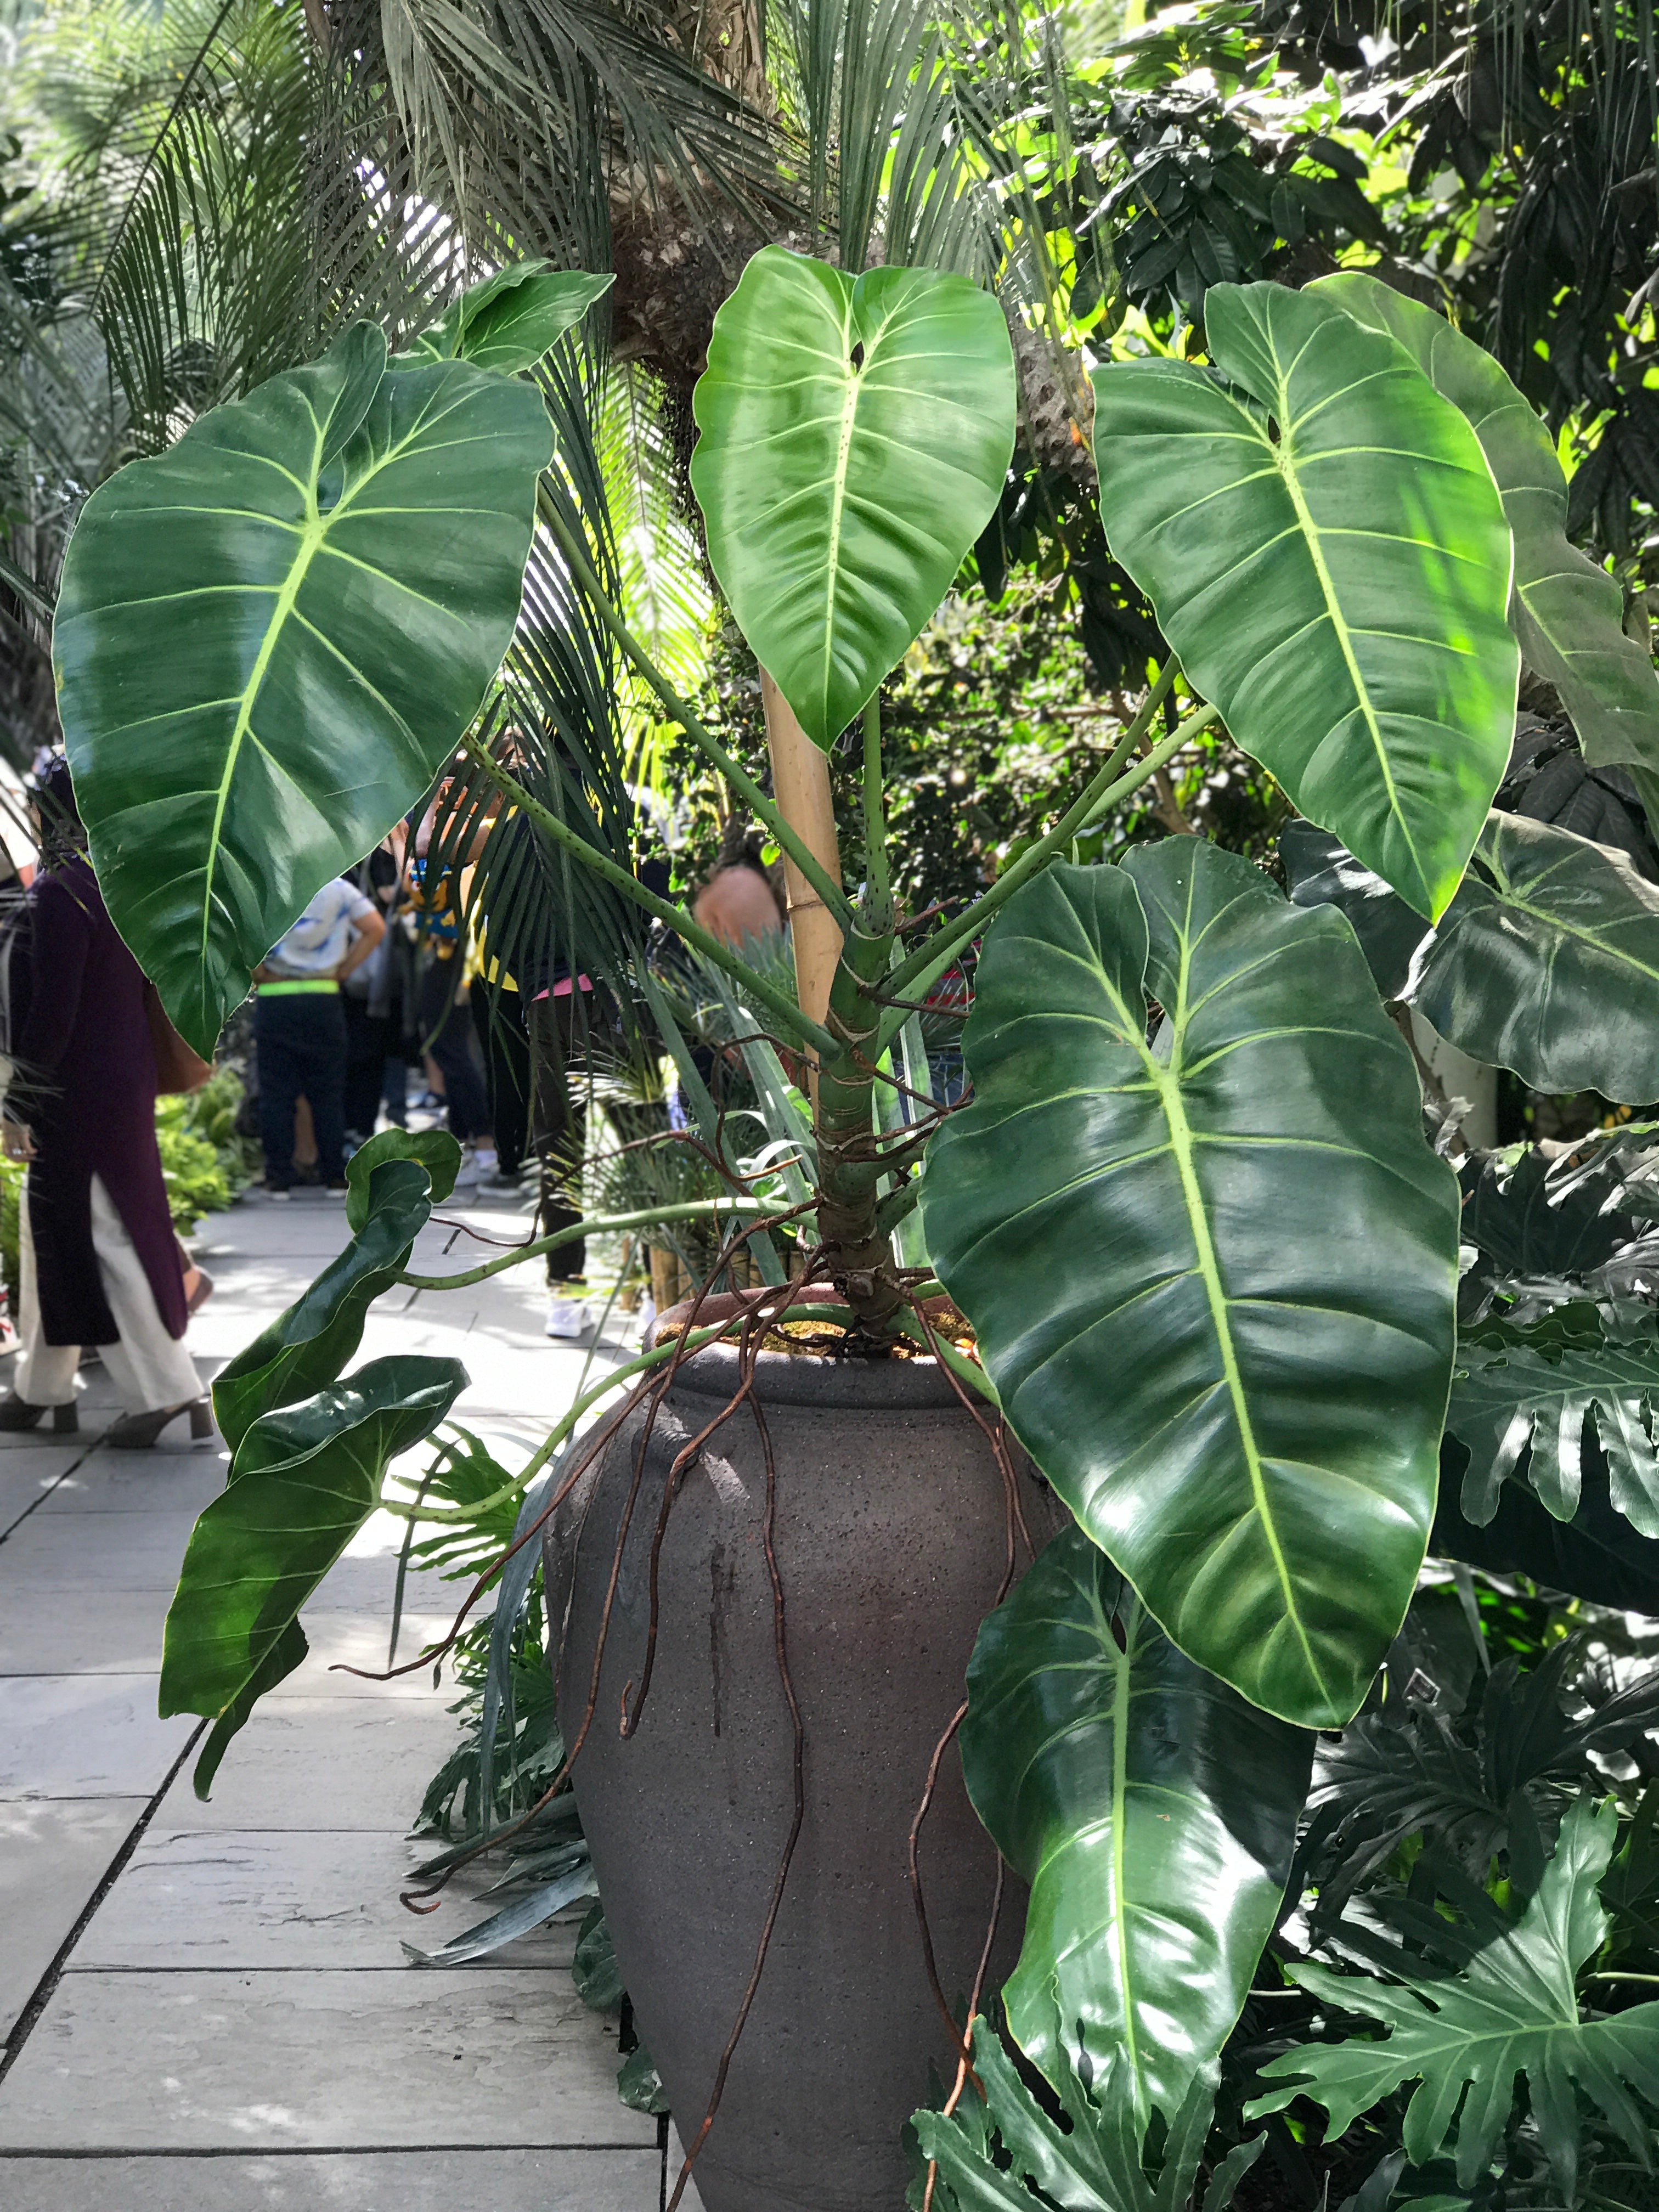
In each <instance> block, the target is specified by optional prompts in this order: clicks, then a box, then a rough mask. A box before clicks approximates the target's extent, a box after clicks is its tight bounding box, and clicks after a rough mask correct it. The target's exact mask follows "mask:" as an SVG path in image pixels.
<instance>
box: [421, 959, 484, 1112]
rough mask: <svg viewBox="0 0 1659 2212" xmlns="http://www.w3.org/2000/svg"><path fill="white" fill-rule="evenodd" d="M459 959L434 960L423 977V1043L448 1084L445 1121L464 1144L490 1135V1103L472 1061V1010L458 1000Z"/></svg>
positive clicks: (474, 1063) (464, 1001) (465, 1003)
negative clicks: (455, 992) (456, 992)
mask: <svg viewBox="0 0 1659 2212" xmlns="http://www.w3.org/2000/svg"><path fill="white" fill-rule="evenodd" d="M460 972H461V963H460V961H459V958H453V959H449V960H432V961H429V962H428V963H427V966H426V969H425V970H424V972H423V973H422V976H421V997H420V1009H421V1018H420V1030H421V1042H422V1045H423V1046H424V1047H425V1048H426V1049H427V1051H428V1052H429V1053H430V1054H431V1055H432V1057H433V1059H434V1060H435V1062H436V1063H437V1066H438V1071H439V1073H441V1075H442V1077H443V1079H444V1103H445V1108H446V1111H445V1115H444V1119H445V1121H446V1123H447V1126H448V1129H449V1133H450V1135H451V1136H452V1137H459V1139H460V1140H461V1142H462V1143H463V1144H467V1143H469V1142H470V1141H471V1139H473V1138H475V1137H486V1136H488V1135H489V1094H488V1093H487V1092H486V1091H485V1090H484V1081H483V1076H482V1075H480V1074H479V1073H478V1068H477V1062H476V1061H475V1060H474V1059H473V1057H472V1009H471V1006H470V1005H469V1004H468V1002H467V1000H465V999H458V998H456V997H455V995H454V991H455V986H456V984H457V983H458V981H459V978H460Z"/></svg>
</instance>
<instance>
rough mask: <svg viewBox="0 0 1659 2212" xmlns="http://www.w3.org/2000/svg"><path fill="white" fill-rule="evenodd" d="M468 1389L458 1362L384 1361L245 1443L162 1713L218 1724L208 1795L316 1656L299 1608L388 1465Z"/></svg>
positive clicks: (165, 1664) (371, 1502)
mask: <svg viewBox="0 0 1659 2212" xmlns="http://www.w3.org/2000/svg"><path fill="white" fill-rule="evenodd" d="M466 1379H467V1378H466V1370H465V1368H464V1367H463V1366H462V1365H461V1364H460V1363H459V1360H454V1359H426V1358H413V1357H409V1358H392V1359H374V1360H371V1361H370V1362H369V1364H368V1366H366V1367H362V1368H360V1369H359V1370H357V1372H356V1374H355V1375H354V1376H351V1377H350V1379H349V1381H348V1382H345V1383H337V1384H336V1385H335V1386H334V1387H333V1388H332V1389H327V1390H323V1391H320V1392H319V1394H318V1395H316V1396H315V1397H314V1398H307V1399H306V1400H305V1401H303V1402H302V1403H301V1404H300V1405H297V1406H287V1407H283V1409H282V1411H280V1412H278V1413H266V1414H264V1416H263V1417H262V1418H261V1419H259V1420H258V1421H256V1422H255V1423H254V1425H253V1426H252V1428H251V1429H250V1430H249V1431H247V1433H246V1436H245V1437H243V1438H242V1441H241V1443H240V1446H239V1447H238V1449H237V1453H236V1458H235V1462H234V1465H233V1467H232V1469H231V1476H230V1480H229V1482H228V1484H227V1485H226V1486H225V1488H224V1489H223V1490H222V1492H220V1494H219V1496H218V1497H217V1498H215V1499H214V1501H213V1503H212V1504H210V1506H208V1508H207V1509H206V1510H205V1511H204V1513H203V1514H202V1515H201V1516H200V1517H199V1518H198V1520H197V1523H196V1526H195V1528H193V1529H192V1530H191V1538H190V1542H189V1544H188V1545H187V1546H186V1547H185V1563H184V1566H183V1568H182V1570H181V1571H180V1573H179V1587H178V1589H177V1590H176V1591H175V1592H174V1594H173V1603H172V1606H171V1607H170V1608H169V1610H168V1613H167V1636H166V1641H165V1644H164V1648H163V1652H162V1659H161V1704H160V1710H161V1712H162V1713H163V1714H164V1715H166V1714H168V1713H204V1714H206V1715H207V1716H208V1717H210V1719H212V1720H214V1721H215V1722H216V1723H217V1724H216V1727H215V1728H214V1729H213V1730H212V1732H211V1733H210V1735H209V1738H208V1741H207V1745H206V1747H205V1748H204V1751H203V1753H202V1755H201V1758H200V1759H199V1761H198V1762H197V1769H196V1790H197V1796H206V1795H207V1790H208V1785H209V1784H210V1782H211V1780H212V1778H213V1775H214V1771H215V1770H216V1768H217V1766H218V1764H219V1761H220V1760H221V1759H222V1758H223V1756H224V1753H225V1747H226V1746H227V1744H228V1742H229V1740H230V1738H231V1736H232V1735H234V1733H235V1731H236V1730H237V1729H240V1727H241V1726H242V1724H243V1723H245V1722H246V1719H247V1717H248V1714H249V1712H250V1711H251V1710H252V1705H253V1701H254V1698H255V1697H256V1696H257V1695H260V1694H263V1693H264V1692H265V1691H267V1690H269V1689H270V1688H271V1687H272V1686H274V1684H276V1682H278V1681H281V1680H283V1677H284V1676H285V1675H288V1674H291V1673H292V1672H293V1671H294V1669H295V1668H296V1667H297V1666H298V1665H299V1664H300V1662H301V1660H302V1659H303V1658H304V1657H305V1656H306V1650H307V1645H306V1639H305V1632H304V1631H303V1630H302V1629H301V1627H300V1626H299V1621H298V1618H297V1616H298V1614H299V1612H300V1608H301V1606H303V1605H304V1604H305V1603H306V1602H307V1600H308V1599H309V1598H310V1597H311V1595H312V1594H313V1591H314V1590H315V1589H316V1588H317V1586H318V1584H319V1583H320V1582H321V1581H322V1579H323V1577H324V1576H325V1575H326V1574H327V1572H328V1571H329V1569H330V1568H331V1566H332V1565H334V1562H335V1561H336V1560H337V1559H338V1558H339V1556H340V1554H341V1553H342V1552H343V1551H344V1549H345V1547H346V1546H347V1545H348V1544H349V1542H350V1541H351V1539H352V1538H353V1536H355V1535H356V1533H357V1531H358V1529H359V1528H362V1525H363V1523H364V1522H365V1521H367V1520H368V1516H369V1515H370V1514H371V1513H373V1512H374V1510H375V1508H376V1506H377V1505H378V1504H380V1484H381V1480H382V1478H383V1477H384V1475H385V1474H386V1467H387V1464H388V1462H390V1461H392V1459H395V1458H396V1457H397V1455H398V1453H399V1452H404V1451H407V1450H408V1449H410V1446H411V1445H412V1444H417V1443H419V1442H420V1441H421V1439H422V1437H425V1436H429V1435H430V1434H431V1432H432V1431H433V1430H434V1429H435V1427H436V1426H437V1425H438V1423H439V1422H440V1421H441V1420H442V1419H443V1417H444V1415H445V1414H446V1413H447V1412H448V1411H449V1409H450V1407H452V1406H453V1404H454V1402H455V1401H456V1399H457V1398H458V1397H459V1395H460V1394H461V1392H462V1391H463V1390H464V1389H465V1388H466Z"/></svg>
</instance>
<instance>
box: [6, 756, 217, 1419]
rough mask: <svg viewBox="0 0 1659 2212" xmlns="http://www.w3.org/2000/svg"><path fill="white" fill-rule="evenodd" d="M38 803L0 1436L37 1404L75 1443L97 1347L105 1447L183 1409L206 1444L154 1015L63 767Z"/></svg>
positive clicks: (20, 989) (20, 971)
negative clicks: (11, 1362) (23, 1166)
mask: <svg viewBox="0 0 1659 2212" xmlns="http://www.w3.org/2000/svg"><path fill="white" fill-rule="evenodd" d="M40 815H41V860H42V869H41V872H40V874H39V875H37V877H36V879H35V882H34V884H33V886H32V888H31V890H30V894H29V902H28V915H27V925H28V926H27V956H26V957H25V954H24V950H23V946H22V944H21V939H20V940H19V941H18V943H17V944H16V945H15V947H14V954H13V958H12V961H11V963H10V965H11V970H12V972H11V975H10V976H9V984H10V987H11V988H10V997H9V1005H8V1008H7V1012H8V1017H9V1036H8V1043H9V1048H10V1050H9V1063H10V1064H9V1069H8V1083H7V1090H6V1097H5V1111H4V1119H3V1122H0V1140H3V1144H4V1148H5V1151H6V1153H7V1155H8V1157H9V1158H12V1159H17V1160H26V1161H27V1163H28V1172H27V1176H26V1177H25V1180H24V1186H23V1197H22V1203H21V1206H20V1208H19V1244H20V1258H21V1285H20V1294H19V1298H18V1316H17V1320H18V1334H19V1335H20V1336H21V1340H22V1348H21V1352H20V1354H19V1357H18V1362H17V1372H16V1380H15V1387H14V1388H13V1389H11V1390H10V1391H9V1393H8V1394H7V1395H6V1396H5V1397H4V1398H3V1399H0V1429H32V1428H33V1427H35V1426H36V1425H37V1424H38V1423H39V1422H40V1420H41V1419H42V1418H43V1417H44V1415H45V1414H46V1411H47V1409H48V1408H50V1409H51V1411H52V1428H53V1430H54V1431H56V1432H57V1433H58V1434H59V1435H64V1434H68V1433H71V1432H73V1431H75V1430H76V1427H77V1425H78V1415H77V1413H76V1403H75V1396H76V1370H77V1368H78V1367H79V1365H80V1363H81V1354H82V1347H83V1346H94V1345H95V1346H98V1347H99V1349H100V1352H101V1353H102V1357H103V1364H104V1367H105V1370H106V1372H107V1374H108V1376H109V1377H110V1380H111V1381H112V1383H113V1384H114V1386H115V1389H116V1393H117V1395H118V1397H119V1399H120V1401H121V1403H122V1405H123V1407H125V1413H124V1415H123V1417H122V1419H119V1420H118V1421H117V1422H116V1423H115V1425H114V1426H113V1427H112V1428H111V1429H110V1430H109V1431H107V1432H106V1435H105V1437H104V1442H105V1443H109V1444H114V1445H117V1446H124V1447H127V1448H137V1447H140V1446H143V1445H149V1444H153V1443H155V1440H156V1438H157V1437H158V1436H159V1435H160V1434H161V1431H162V1430H163V1429H164V1428H166V1427H167V1424H168V1423H169V1422H170V1421H173V1420H175V1419H177V1418H178V1417H179V1415H180V1414H181V1413H188V1415H189V1416H190V1432H191V1436H192V1437H209V1436H211V1435H212V1433H213V1419H212V1414H211V1413H210V1409H209V1406H208V1401H207V1399H206V1398H205V1396H204V1395H203V1391H202V1385H201V1382H200V1379H199V1378H198V1376H197V1372H196V1368H195V1364H194V1362H193V1361H192V1360H191V1356H190V1354H189V1352H187V1351H186V1350H185V1344H184V1335H185V1328H186V1327H187V1325H188V1322H189V1316H190V1301H189V1300H188V1299H187V1297H186V1292H185V1270H184V1267H183V1265H182V1264H181V1254H180V1249H179V1243H178V1239H177V1238H176V1237H175V1236H174V1234H173V1220H172V1215H171V1212H170V1210H169V1207H168V1205H167V1186H166V1184H165V1182H163V1180H162V1176H161V1155H160V1152H158V1151H157V1148H156V1142H155V1091H156V1044H155V1038H156V1033H157V1032H156V1029H155V1028H153V1027H152V1023H153V1022H154V1023H155V1024H157V1025H158V1026H159V1025H160V1024H165V1021H166V1017H165V1015H164V1014H162V1013H161V1009H160V1006H159V1002H155V1001H154V994H153V993H152V992H151V991H150V987H149V985H148V984H147V983H146V982H145V981H144V978H143V975H142V973H141V972H140V970H139V968H138V963H137V961H136V960H134V958H133V957H132V955H131V952H130V951H128V950H127V948H126V946H125V945H124V944H123V943H122V941H121V939H120V938H119V937H118V934H117V933H116V930H115V926H114V924H113V923H112V921H110V918H109V915H108V913H107V911H106V908H105V905H104V901H103V896H102V894H101V892H100V890H99V888H98V879H97V878H96V877H95V876H94V873H93V872H92V868H91V866H90V864H89V863H88V860H87V858H86V855H85V850H84V847H85V837H84V834H83V832H82V828H81V821H80V816H79V813H78V811H76V804H75V794H74V790H73V787H72V786H71V784H70V776H69V769H68V766H67V764H66V763H64V761H63V760H62V759H61V758H59V759H55V760H53V761H52V763H51V764H50V765H49V766H48V768H47V769H46V774H45V775H44V776H43V778H42V781H41V790H40ZM161 1034H162V1035H163V1036H166V1034H167V1032H166V1030H164V1029H163V1030H161ZM200 1280H201V1281H204V1280H205V1278H202V1279H200Z"/></svg>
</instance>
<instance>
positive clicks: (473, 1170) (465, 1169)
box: [452, 1152, 478, 1190]
mask: <svg viewBox="0 0 1659 2212" xmlns="http://www.w3.org/2000/svg"><path fill="white" fill-rule="evenodd" d="M452 1188H454V1189H456V1190H477V1188H478V1170H477V1164H476V1163H475V1162H474V1160H473V1158H472V1155H471V1152H463V1153H462V1155H461V1164H460V1166H459V1168H458V1169H457V1170H455V1181H454V1183H453V1186H452Z"/></svg>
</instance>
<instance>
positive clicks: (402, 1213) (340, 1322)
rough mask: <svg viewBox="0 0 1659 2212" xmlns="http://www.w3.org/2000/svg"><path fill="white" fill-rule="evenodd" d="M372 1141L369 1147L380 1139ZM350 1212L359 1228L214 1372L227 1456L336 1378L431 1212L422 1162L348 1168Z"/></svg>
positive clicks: (393, 1159) (400, 1159)
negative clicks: (270, 1416)
mask: <svg viewBox="0 0 1659 2212" xmlns="http://www.w3.org/2000/svg"><path fill="white" fill-rule="evenodd" d="M388 1133H389V1132H388ZM434 1133H435V1134H443V1135H445V1136H446V1138H447V1142H448V1143H449V1144H450V1145H451V1146H453V1144H454V1141H455V1140H454V1139H453V1137H447V1132H434ZM398 1134H399V1135H401V1134H402V1132H401V1131H399V1132H398ZM372 1141H373V1142H374V1143H376V1144H378V1143H379V1142H380V1139H379V1138H378V1137H377V1138H375V1139H373V1140H372ZM364 1149H365V1151H366V1150H367V1149H368V1148H367V1147H365V1148H364ZM362 1157H363V1155H362V1152H360V1153H358V1154H357V1155H356V1158H354V1159H353V1161H352V1163H351V1166H352V1168H353V1169H354V1170H356V1169H357V1163H358V1161H359V1160H361V1159H362ZM354 1208H355V1209H356V1212H358V1213H359V1215H360V1217H361V1224H362V1225H361V1226H360V1227H357V1233H356V1236H355V1237H353V1238H352V1240H351V1242H350V1243H349V1244H348V1245H347V1246H346V1248H345V1249H344V1251H343V1252H342V1253H341V1254H340V1255H338V1257H337V1258H336V1259H333V1260H331V1261H329V1263H328V1265H327V1267H325V1268H324V1270H323V1272H322V1273H321V1274H320V1275H319V1276H318V1278H317V1279H316V1281H315V1282H314V1283H313V1284H312V1285H310V1287H309V1288H308V1289H307V1290H306V1291H302V1292H301V1295H300V1297H297V1298H296V1299H295V1302H294V1304H292V1305H291V1306H289V1308H288V1309H287V1310H286V1311H285V1312H283V1313H280V1314H278V1316H276V1320H275V1321H274V1322H271V1323H270V1326H269V1327H268V1328H263V1329H261V1330H260V1332H259V1334H258V1336H256V1337H255V1338H254V1340H253V1341H252V1344H250V1345H246V1346H244V1347H243V1349H242V1350H241V1351H240V1352H238V1353H237V1355H236V1357H235V1358H234V1359H233V1360H231V1361H230V1362H229V1364H228V1365H227V1366H225V1367H223V1368H222V1369H221V1370H220V1371H219V1374H218V1376H217V1378H216V1381H215V1383H214V1385H213V1411H214V1417H215V1419H216V1420H217V1422H218V1424H219V1430H220V1433H221V1434H222V1437H224V1440H225V1442H226V1443H228V1445H229V1446H230V1448H231V1450H232V1451H233V1452H234V1451H236V1450H237V1449H238V1448H239V1447H240V1443H241V1442H242V1439H243V1437H244V1436H245V1435H246V1432H247V1431H248V1430H249V1428H250V1427H251V1426H252V1424H253V1423H254V1422H255V1421H257V1420H258V1419H259V1417H260V1415H261V1414H263V1413H270V1412H271V1411H272V1410H273V1409H274V1408H275V1407H278V1406H288V1405H292V1404H293V1403H294V1402H295V1401H296V1400H298V1399H301V1398H309V1397H312V1396H313V1395H315V1394H316V1392H318V1391H319V1390H321V1389H325V1388H326V1387H327V1385H328V1384H329V1383H334V1382H337V1381H338V1379H339V1377H340V1376H341V1374H342V1373H343V1370H344V1368H345V1364H346V1362H347V1361H348V1360H349V1358H351V1357H352V1355H353V1353H354V1352H356V1349H357V1346H359V1345H360V1344H361V1343H362V1340H363V1323H364V1322H365V1321H366V1320H367V1318H368V1310H369V1308H370V1306H371V1305H373V1304H374V1301H375V1299H376V1298H377V1297H379V1296H380V1293H381V1291H385V1290H388V1289H389V1288H390V1287H391V1285H392V1283H393V1282H394V1281H395V1280H396V1279H397V1278H398V1275H399V1274H400V1273H402V1271H403V1270H404V1268H405V1267H407V1266H408V1265H409V1255H410V1249H411V1247H412V1246H413V1244H414V1242H415V1239H416V1237H418V1236H419V1235H420V1233H421V1231H422V1229H424V1228H425V1226H426V1225H427V1221H428V1217H429V1216H430V1214H431V1212H432V1190H431V1184H430V1182H429V1181H428V1170H427V1168H426V1166H425V1164H424V1163H423V1162H422V1161H421V1160H420V1159H416V1158H408V1157H405V1156H401V1155H398V1154H397V1153H393V1154H392V1156H390V1157H387V1156H385V1155H383V1156H382V1158H381V1160H380V1164H379V1165H378V1166H374V1165H373V1164H371V1167H370V1170H369V1172H368V1174H367V1175H364V1174H362V1172H361V1171H358V1173H357V1175H356V1181H355V1182H354V1183H353V1186H352V1189H351V1194H350V1196H349V1198H348V1200H347V1211H348V1215H349V1213H350V1212H351V1211H352V1210H353V1209H354ZM354 1226H356V1225H355V1224H354Z"/></svg>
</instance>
